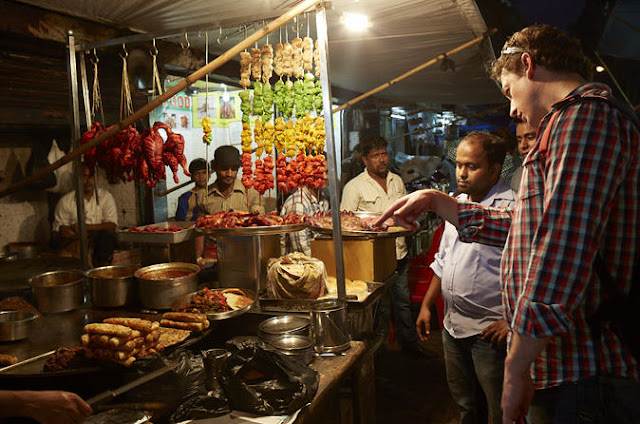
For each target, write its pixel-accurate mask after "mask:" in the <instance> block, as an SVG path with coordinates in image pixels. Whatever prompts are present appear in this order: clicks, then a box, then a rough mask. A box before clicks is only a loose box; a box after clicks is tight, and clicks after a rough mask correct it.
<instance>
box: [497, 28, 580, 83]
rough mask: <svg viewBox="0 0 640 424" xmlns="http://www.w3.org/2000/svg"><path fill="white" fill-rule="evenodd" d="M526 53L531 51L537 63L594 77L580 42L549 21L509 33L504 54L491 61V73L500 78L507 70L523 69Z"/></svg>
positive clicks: (556, 69) (555, 69)
mask: <svg viewBox="0 0 640 424" xmlns="http://www.w3.org/2000/svg"><path fill="white" fill-rule="evenodd" d="M522 53H529V54H530V55H531V56H532V57H533V61H534V63H536V64H538V65H541V66H544V67H545V68H547V69H549V70H551V71H557V72H575V73H577V74H579V75H580V76H582V77H583V78H585V79H586V80H591V77H592V72H591V69H592V66H591V64H590V62H589V60H588V59H587V58H586V57H585V56H584V54H583V53H582V48H581V47H580V42H579V41H578V40H577V39H576V38H573V37H569V36H568V35H566V34H565V33H564V32H562V31H561V30H559V29H558V28H555V27H552V26H549V25H531V26H529V27H527V28H524V29H523V30H521V31H518V32H516V33H515V34H513V35H512V36H511V37H509V39H507V41H506V42H505V43H504V46H503V47H502V53H501V54H500V57H499V58H497V59H496V60H494V61H493V63H492V64H491V77H492V78H493V79H495V80H496V81H500V76H501V75H502V71H503V70H506V71H508V72H522V70H523V69H522V62H521V61H520V58H521V57H522Z"/></svg>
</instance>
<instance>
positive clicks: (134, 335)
mask: <svg viewBox="0 0 640 424" xmlns="http://www.w3.org/2000/svg"><path fill="white" fill-rule="evenodd" d="M159 327H160V323H158V322H157V321H148V320H145V319H140V318H107V319H105V320H104V321H103V322H101V323H93V324H87V325H85V326H84V331H86V334H83V335H82V336H81V341H82V346H83V347H84V352H85V356H86V357H87V358H97V359H103V360H107V361H111V362H115V363H118V364H121V365H124V366H126V367H129V366H131V365H132V364H133V363H134V362H135V360H136V359H137V358H142V357H144V356H147V355H153V354H155V353H157V352H158V351H159V350H161V349H162V347H161V346H158V341H159V339H160V331H159V330H158V328H159Z"/></svg>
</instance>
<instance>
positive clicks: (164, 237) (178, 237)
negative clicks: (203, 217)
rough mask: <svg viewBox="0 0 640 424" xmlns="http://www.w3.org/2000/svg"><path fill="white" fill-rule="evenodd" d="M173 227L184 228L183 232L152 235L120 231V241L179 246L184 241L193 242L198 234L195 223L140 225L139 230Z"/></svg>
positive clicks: (177, 222)
mask: <svg viewBox="0 0 640 424" xmlns="http://www.w3.org/2000/svg"><path fill="white" fill-rule="evenodd" d="M172 225H177V226H179V227H182V228H184V230H182V231H176V232H173V233H151V232H144V231H142V232H138V231H129V229H127V230H118V241H121V242H129V243H150V244H154V243H157V244H178V243H182V242H183V241H187V240H191V239H192V238H194V237H195V236H196V235H197V234H196V232H195V231H194V228H193V222H189V221H173V222H160V223H157V224H149V225H139V226H138V228H144V227H157V228H169V227H170V226H172Z"/></svg>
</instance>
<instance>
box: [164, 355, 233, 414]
mask: <svg viewBox="0 0 640 424" xmlns="http://www.w3.org/2000/svg"><path fill="white" fill-rule="evenodd" d="M166 363H167V365H173V366H175V370H174V372H175V374H176V375H177V377H178V378H177V380H178V382H179V383H180V384H179V385H180V388H181V392H182V395H183V396H182V401H181V402H180V405H179V406H178V407H177V408H176V410H175V412H174V413H173V414H172V415H171V422H172V423H179V422H182V421H187V420H197V419H204V418H215V417H219V416H221V415H224V414H227V413H229V412H231V409H229V401H228V400H227V396H226V395H225V393H224V391H223V390H222V388H220V387H219V388H218V389H216V390H213V391H208V390H207V388H206V387H205V370H204V362H203V358H202V355H194V354H192V353H191V352H189V351H188V350H185V351H178V352H177V353H174V354H173V355H171V356H170V357H168V358H167V359H166Z"/></svg>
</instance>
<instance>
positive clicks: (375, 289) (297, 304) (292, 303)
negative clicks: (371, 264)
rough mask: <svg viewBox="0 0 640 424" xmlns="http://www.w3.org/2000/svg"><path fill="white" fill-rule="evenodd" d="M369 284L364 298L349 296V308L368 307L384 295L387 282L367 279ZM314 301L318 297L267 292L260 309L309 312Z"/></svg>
mask: <svg viewBox="0 0 640 424" xmlns="http://www.w3.org/2000/svg"><path fill="white" fill-rule="evenodd" d="M367 286H368V289H369V294H368V296H367V297H365V298H364V299H362V300H358V299H354V298H353V297H351V296H347V309H349V310H352V309H363V308H366V307H368V306H369V305H370V304H371V303H373V302H375V301H376V300H377V299H379V298H380V296H382V293H383V292H384V287H385V283H377V282H372V281H367ZM327 298H328V297H327V296H323V297H322V298H320V299H327ZM314 302H316V299H272V298H268V297H266V293H263V294H262V295H261V296H260V297H259V298H258V303H259V305H260V309H261V310H262V311H264V312H309V311H310V310H311V305H312V304H313V303H314Z"/></svg>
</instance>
